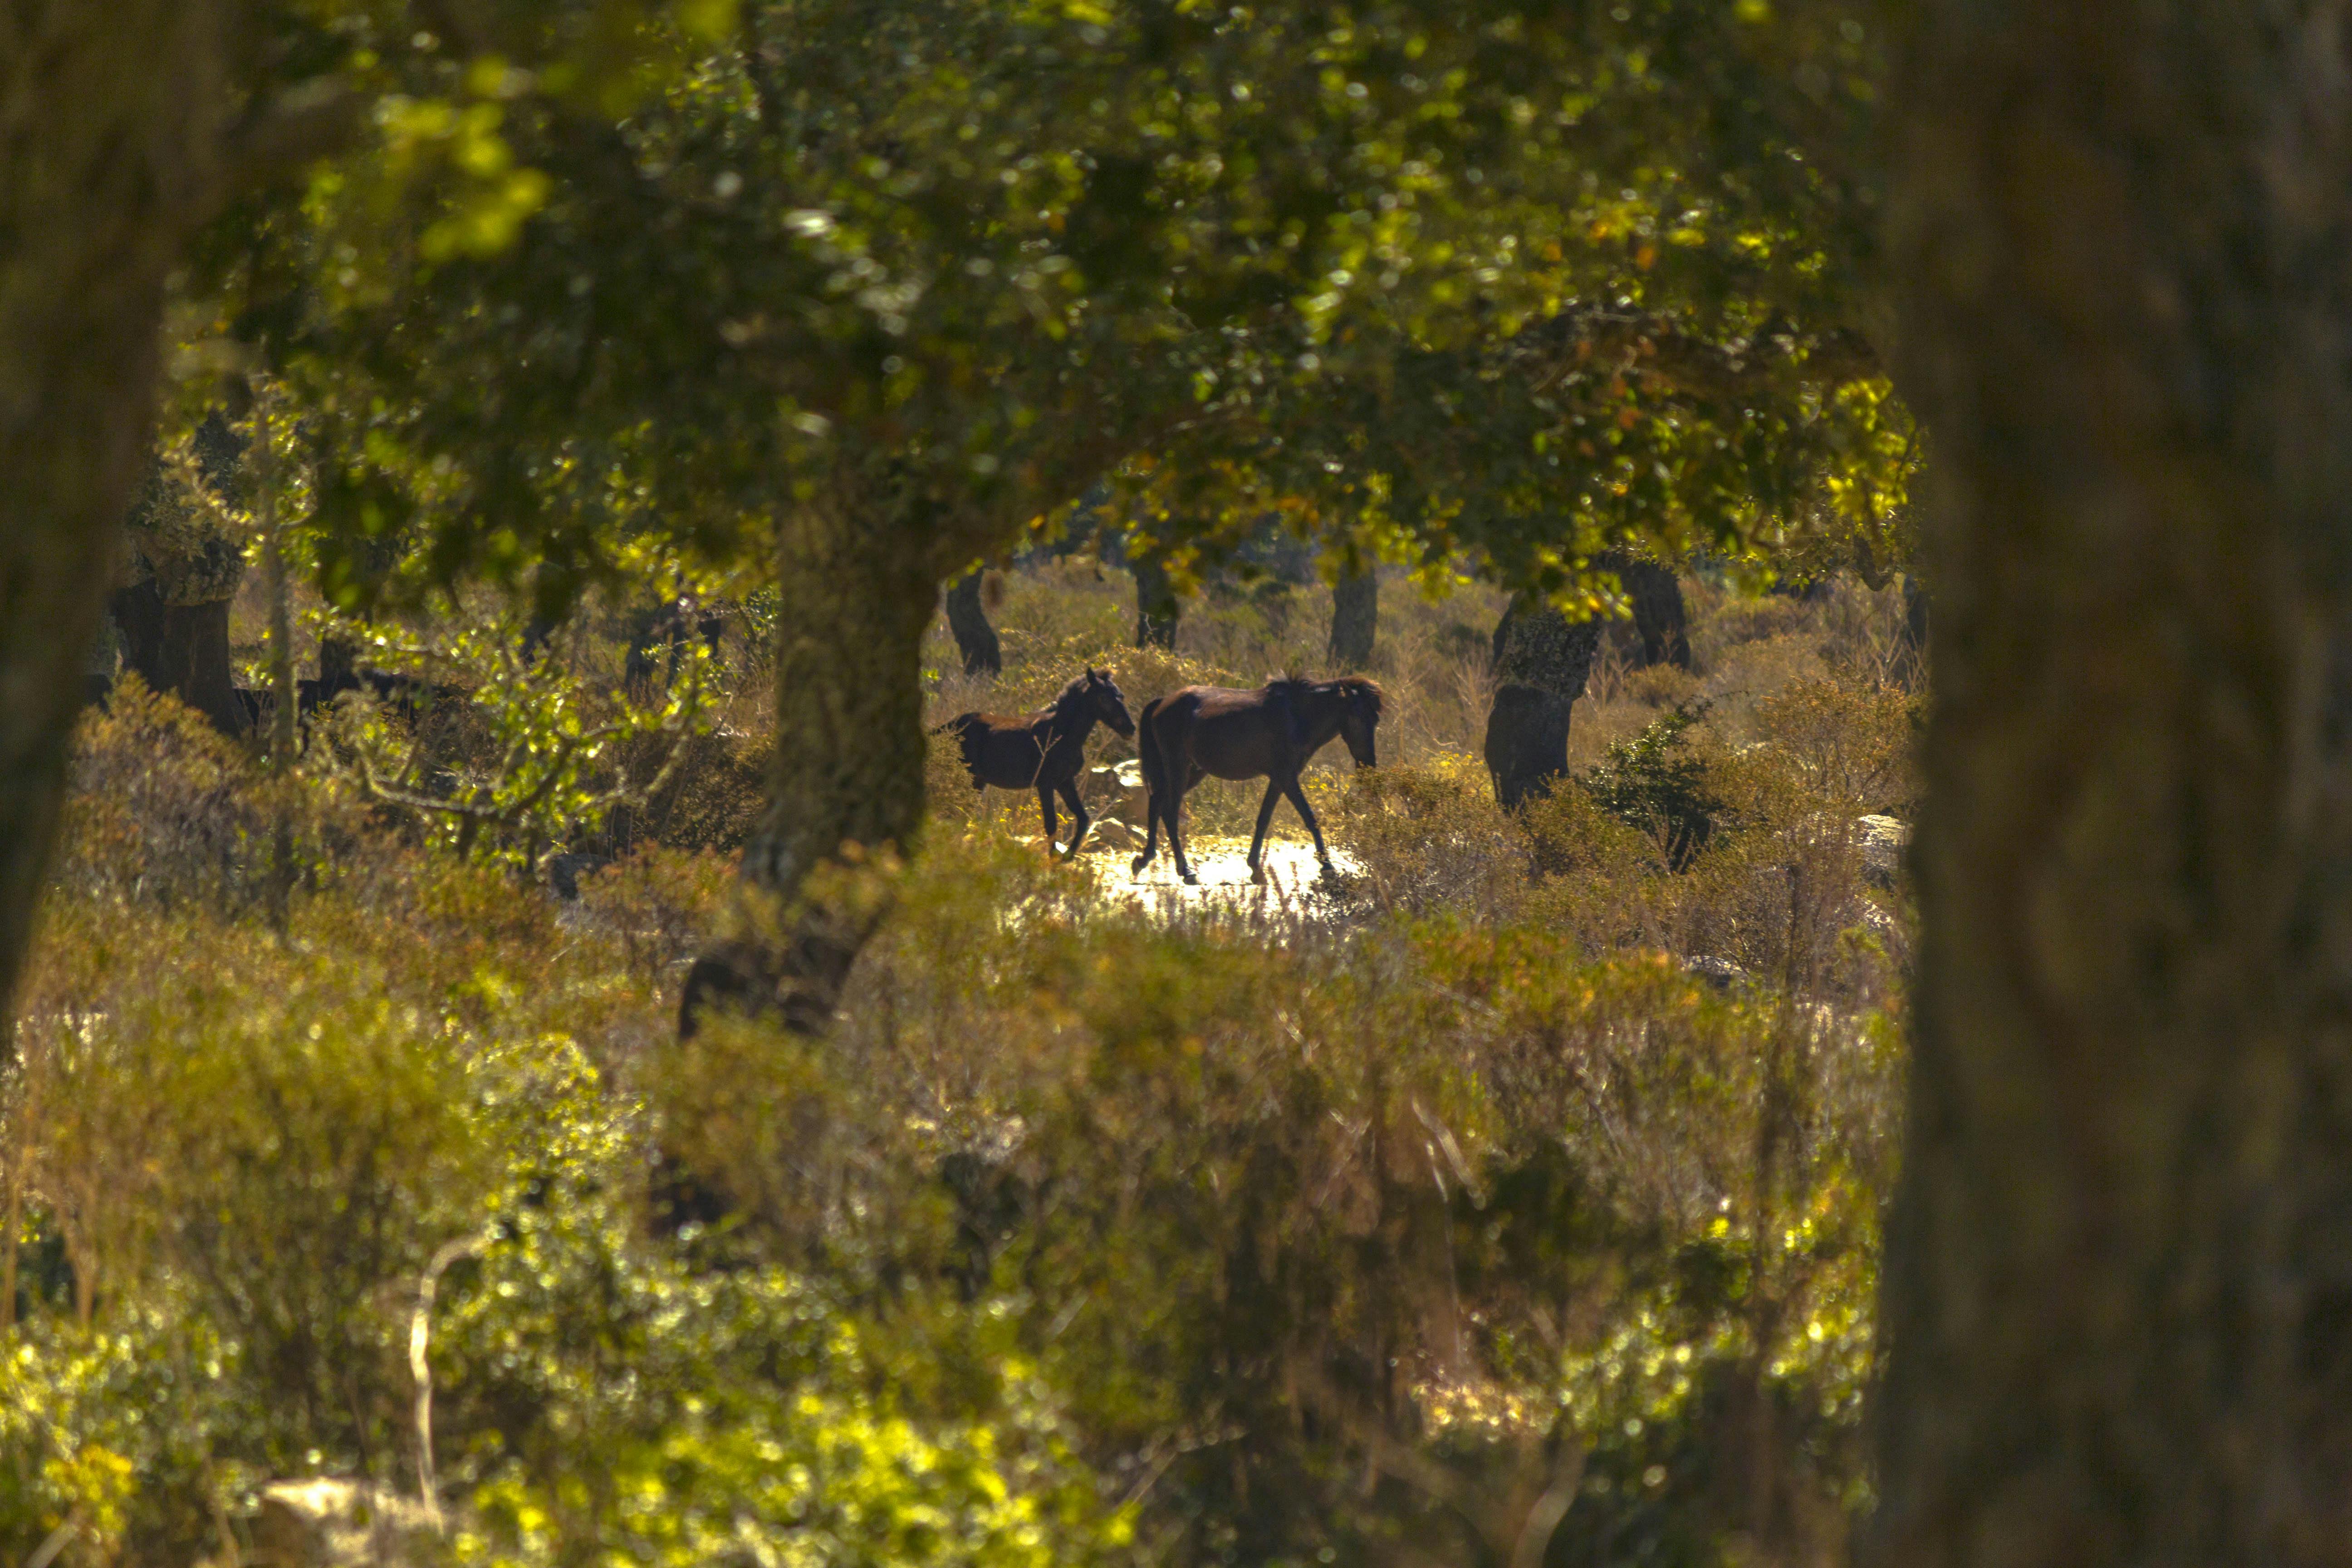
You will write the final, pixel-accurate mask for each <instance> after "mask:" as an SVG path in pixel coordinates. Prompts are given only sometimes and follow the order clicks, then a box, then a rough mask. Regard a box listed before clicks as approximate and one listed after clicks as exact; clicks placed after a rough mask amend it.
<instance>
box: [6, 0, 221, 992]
mask: <svg viewBox="0 0 2352 1568" xmlns="http://www.w3.org/2000/svg"><path fill="white" fill-rule="evenodd" d="M222 25H223V17H222V16H221V8H220V7H219V6H216V5H205V4H202V3H201V0H35V3H34V4H31V5H11V6H8V7H5V9H0V235H5V236H6V237H7V238H6V240H5V243H0V1006H5V1003H6V1000H7V997H8V995H9V994H10V993H11V992H12V991H13V988H14V985H15V982H16V971H17V966H18V964H19V963H20V962H21V960H22V958H23V955H24V950H25V942H26V934H27V932H28V931H29V930H30V927H31V922H32V916H33V910H34V905H35V901H36V900H37V897H38V894H39V891H40V887H41V880H42V876H43V872H44V868H45V867H46V865H47V858H48V850H49V844H50V840H51V838H52V837H54V835H55V830H56V826H57V819H58V805H59V801H60V797H61V795H62V794H63V791H64V786H65V774H66V748H67V741H68V735H69V732H70V731H71V729H72V725H73V719H74V714H75V712H76V710H78V709H79V706H80V703H81V699H82V692H83V685H84V683H83V678H82V669H83V664H84V661H85V659H86V658H87V657H88V653H89V645H90V642H91V639H92V638H93V637H96V636H97V635H98V629H99V625H100V612H101V609H102V606H103V605H104V602H105V598H106V591H107V577H108V573H109V568H110V563H111V560H112V556H113V551H114V545H115V537H116V531H117V529H118V528H119V526H120V524H121V519H122V513H123V507H124V505H125V503H126V502H127V501H129V500H130V499H131V491H132V489H133V488H134V487H135V486H136V484H137V483H138V479H139V472H140V464H141V461H142V459H143V458H144V457H145V456H146V451H147V443H148V439H149V435H150V431H151V428H152V423H153V415H154V406H153V400H154V392H155V379H156V371H157V363H156V353H157V337H158V332H159V330H160V327H161V324H162V318H163V286H164V279H165V277H166V275H167V274H168V273H169V272H170V271H171V269H172V268H173V266H174V265H175V264H176V262H177V261H178V259H179V255H180V248H181V245H182V243H183V241H184V238H185V237H186V236H187V234H188V233H189V231H190V229H191V228H192V227H193V226H194V223H195V222H197V221H198V220H199V219H200V218H201V217H202V216H204V213H205V211H206V210H207V209H208V207H209V205H210V204H211V203H212V202H213V201H215V200H216V199H217V194H218V190H219V187H220V185H221V173H220V168H219V166H218V163H217V162H216V160H217V157H218V154H219V151H220V148H221V143H222V138H221V134H220V132H221V130H222V126H223V122H224V121H225V118H226V113H227V110H228V106H229V98H228V94H227V93H226V90H225V89H224V84H223V80H222V74H223V73H222V60H221V57H222V47H221V46H222V37H221V29H222Z"/></svg>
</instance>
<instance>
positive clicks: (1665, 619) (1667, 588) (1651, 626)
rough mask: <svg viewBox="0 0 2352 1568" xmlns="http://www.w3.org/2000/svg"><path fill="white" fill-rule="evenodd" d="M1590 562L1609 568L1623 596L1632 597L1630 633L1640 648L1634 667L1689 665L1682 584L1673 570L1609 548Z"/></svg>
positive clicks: (1686, 666)
mask: <svg viewBox="0 0 2352 1568" xmlns="http://www.w3.org/2000/svg"><path fill="white" fill-rule="evenodd" d="M1593 565H1595V566H1597V567H1599V568H1601V570H1602V571H1604V572H1613V573H1615V574H1617V581H1618V582H1619V583H1620V584H1622V585H1623V587H1624V589H1625V596H1626V597H1627V598H1629V599H1631V600H1633V634H1634V636H1636V637H1639V638H1640V639H1641V642H1642V651H1641V655H1640V658H1639V659H1638V661H1637V662H1636V663H1635V664H1634V667H1633V668H1636V669H1647V668H1650V667H1651V666H1652V665H1654V664H1671V665H1673V666H1674V667H1675V668H1676V669H1688V668H1690V667H1691V651H1690V620H1689V617H1688V616H1685V614H1684V612H1683V585H1682V581H1681V579H1679V578H1677V577H1676V576H1675V574H1674V573H1673V572H1671V571H1669V570H1668V569H1667V568H1665V567H1664V566H1661V565H1659V564H1658V563H1656V562H1654V561H1644V560H1643V559H1642V558H1641V557H1639V556H1637V555H1628V554H1626V553H1625V552H1622V551H1617V550H1612V551H1609V552H1605V553H1603V554H1601V555H1599V556H1596V557H1594V559H1593Z"/></svg>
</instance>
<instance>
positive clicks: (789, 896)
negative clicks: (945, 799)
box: [678, 498, 939, 1035]
mask: <svg viewBox="0 0 2352 1568" xmlns="http://www.w3.org/2000/svg"><path fill="white" fill-rule="evenodd" d="M784 535H785V537H784V542H783V547H782V558H781V560H780V563H779V567H780V570H779V573H778V583H777V589H778V593H779V596H780V603H779V605H778V606H777V615H776V687H775V691H776V752H775V759H774V761H773V763H772V764H771V767H770V771H769V775H768V781H769V802H768V811H767V815H766V816H765V817H764V818H763V819H762V821H761V825H760V826H759V828H758V829H757V830H756V831H755V832H754V833H753V834H752V836H751V841H750V842H749V843H748V844H747V845H745V847H744V849H743V864H742V882H743V885H744V889H745V891H746V893H747V895H748V896H749V903H750V905H751V909H750V910H749V911H748V912H749V915H750V917H751V923H752V925H753V927H754V929H755V930H756V931H758V932H760V933H761V934H759V935H757V936H754V937H749V938H741V939H738V940H736V941H733V942H728V943H725V944H723V945H722V946H721V947H720V948H719V950H718V951H716V952H713V953H711V954H710V955H709V956H708V957H705V958H703V959H702V960H700V961H699V962H698V963H696V964H695V966H694V969H693V971H692V972H691V973H689V974H688V977H687V983H686V989H685V994H684V996H683V997H682V998H681V1000H680V1004H679V1019H678V1024H679V1031H680V1033H681V1034H682V1035H691V1034H692V1033H693V1032H694V1031H695V1029H696V1027H697V1026H698V1016H699V1015H700V1013H701V1012H702V1011H703V1010H704V1009H705V1008H708V1007H712V1006H731V1007H735V1008H738V1009H740V1010H744V1011H751V1012H772V1013H776V1014H778V1015H780V1016H782V1019H783V1020H784V1022H785V1023H786V1025H787V1026H790V1027H793V1028H795V1029H800V1030H803V1031H810V1032H813V1031H815V1030H818V1029H821V1028H823V1027H824V1026H825V1025H826V1023H827V1022H828V1021H829V1020H830V1019H831V1017H832V1016H833V1010H834V1005H835V1002H836V1001H837V1000H838V998H839V996H840V993H841V985H842V983H843V981H844V980H845V979H846V978H847V977H848V973H849V966H850V964H851V963H852V962H854V961H855V960H856V956H857V952H858V949H859V948H861V947H863V946H864V945H865V942H866V938H867V936H868V935H870V934H871V933H872V931H873V929H874V926H875V923H876V922H877V921H878V919H879V918H880V913H881V905H880V903H879V901H878V900H875V899H874V898H872V897H871V896H870V889H869V890H867V892H866V893H863V894H851V895H844V896H834V895H833V894H832V893H830V892H828V893H827V894H826V895H825V896H822V897H816V898H810V897H807V896H805V895H807V894H808V892H809V889H807V887H806V884H807V882H808V880H809V877H810V873H811V872H812V871H814V869H815V868H817V867H819V866H820V865H822V864H824V863H826V862H842V861H858V860H864V859H866V858H868V857H870V856H871V855H873V854H875V853H877V852H885V851H890V850H906V849H910V848H912V847H913V843H914V839H915V835H916V831H917V829H918V828H919V826H921V822H922V814H923V770H924V764H925V759H926V743H925V737H924V734H923V724H922V644H923V633H924V631H925V630H926V629H927V628H928V627H929V625H930V619H931V615H932V612H933V607H934V606H935V605H937V604H938V602H939V583H938V580H937V578H936V577H934V576H933V575H932V574H931V572H930V570H929V567H928V565H927V564H925V563H924V562H923V558H922V552H919V551H915V550H894V549H891V548H888V547H887V544H886V542H884V541H883V540H882V539H880V538H878V537H877V530H876V528H875V527H874V526H873V524H872V522H871V520H870V519H868V518H866V517H864V516H862V515H861V511H860V509H859V508H858V507H856V505H855V504H854V503H853V502H852V501H850V500H846V499H842V498H825V499H821V500H818V501H816V502H814V503H812V504H811V505H810V507H809V508H808V509H807V510H804V511H803V512H802V513H801V514H800V515H799V516H797V517H796V518H794V519H793V521H792V523H791V524H790V525H789V526H788V527H787V528H786V529H785V530H784Z"/></svg>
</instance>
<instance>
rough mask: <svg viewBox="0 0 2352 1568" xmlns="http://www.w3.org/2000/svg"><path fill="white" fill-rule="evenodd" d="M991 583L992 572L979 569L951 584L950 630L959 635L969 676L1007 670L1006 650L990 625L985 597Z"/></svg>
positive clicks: (973, 569)
mask: <svg viewBox="0 0 2352 1568" xmlns="http://www.w3.org/2000/svg"><path fill="white" fill-rule="evenodd" d="M987 580H988V573H987V572H986V571H985V570H984V569H983V568H982V567H978V566H975V567H973V568H972V569H971V571H969V572H967V573H965V574H963V575H962V576H961V577H959V578H957V579H956V580H955V581H954V582H953V583H950V584H948V595H947V598H948V630H949V631H950V632H952V633H954V634H955V640H956V650H957V651H958V652H959V653H961V654H962V655H963V672H964V673H965V674H966V675H1001V674H1003V670H1004V649H1003V645H1001V644H1000V643H998V641H997V640H996V628H995V627H994V626H990V625H989V624H988V606H987V605H985V604H983V603H982V598H981V589H982V586H983V585H984V584H986V582H987Z"/></svg>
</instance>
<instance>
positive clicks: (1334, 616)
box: [1331, 566, 1381, 669]
mask: <svg viewBox="0 0 2352 1568" xmlns="http://www.w3.org/2000/svg"><path fill="white" fill-rule="evenodd" d="M1380 626H1381V580H1380V576H1379V574H1377V573H1375V572H1374V571H1373V570H1372V569H1371V568H1370V566H1367V567H1365V568H1364V570H1362V571H1361V572H1351V573H1349V574H1347V575H1346V576H1343V577H1341V578H1340V579H1339V581H1338V582H1337V583H1334V584H1331V664H1332V668H1336V669H1362V668H1365V667H1366V666H1368V665H1370V663H1371V662H1372V643H1373V640H1374V638H1375V637H1377V636H1378V634H1379V631H1380Z"/></svg>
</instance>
